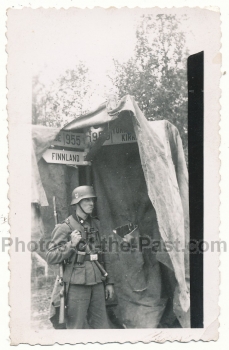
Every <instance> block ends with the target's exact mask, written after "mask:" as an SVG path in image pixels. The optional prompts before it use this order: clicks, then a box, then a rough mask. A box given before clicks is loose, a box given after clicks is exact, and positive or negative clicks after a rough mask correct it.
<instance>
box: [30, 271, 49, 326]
mask: <svg viewBox="0 0 229 350" xmlns="http://www.w3.org/2000/svg"><path fill="white" fill-rule="evenodd" d="M52 280H53V278H49V277H48V278H45V277H43V278H40V279H38V280H36V281H32V285H31V287H32V288H31V310H32V312H31V324H32V328H35V329H51V328H53V327H52V324H51V322H50V321H49V318H48V316H49V304H50V300H51V293H52V286H53V285H54V281H52Z"/></svg>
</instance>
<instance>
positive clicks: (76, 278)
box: [47, 215, 113, 285]
mask: <svg viewBox="0 0 229 350" xmlns="http://www.w3.org/2000/svg"><path fill="white" fill-rule="evenodd" d="M85 227H86V228H87V229H88V230H90V229H91V228H93V229H94V233H93V236H94V237H93V245H92V246H91V248H92V250H91V253H92V254H93V253H96V249H94V251H93V248H94V247H97V250H98V247H100V249H101V240H100V235H99V232H100V224H99V220H98V219H96V218H92V217H90V216H89V217H88V219H86V220H85V221H84V220H80V222H79V221H78V220H77V218H76V217H73V216H72V215H71V216H69V217H68V218H67V219H66V220H65V221H64V222H63V223H62V224H58V225H57V226H56V227H55V229H54V231H53V238H52V242H51V243H50V245H49V249H48V252H47V262H48V264H51V265H52V264H60V263H62V262H64V261H65V262H67V263H66V264H65V268H64V276H63V280H64V282H67V283H70V284H84V285H93V284H97V283H100V282H102V280H103V278H102V274H101V272H100V270H99V268H98V267H97V266H96V265H95V264H94V263H93V261H84V263H83V264H77V262H76V255H77V249H75V248H73V247H72V246H71V241H70V234H71V232H72V231H73V230H78V231H80V232H81V234H82V235H83V233H84V230H85ZM102 258H103V261H104V268H105V270H106V271H107V273H108V277H107V279H106V283H107V284H111V283H113V278H112V272H111V269H110V256H109V253H105V252H103V254H102ZM72 259H74V261H75V262H74V265H73V268H72Z"/></svg>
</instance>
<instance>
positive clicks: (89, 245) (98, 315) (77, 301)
mask: <svg viewBox="0 0 229 350" xmlns="http://www.w3.org/2000/svg"><path fill="white" fill-rule="evenodd" d="M95 199H96V195H95V192H94V190H93V188H92V187H91V186H79V187H77V188H75V189H74V191H73V192H72V201H71V205H72V206H73V209H74V210H73V214H72V215H71V216H69V217H68V218H67V219H66V220H65V221H64V222H63V223H62V224H60V225H57V226H56V228H55V230H54V232H53V239H52V242H51V244H50V246H49V250H48V252H47V262H48V263H49V264H60V263H62V262H63V261H65V269H64V275H63V280H64V282H66V283H67V284H68V283H69V288H68V295H67V317H66V327H67V328H69V329H76V328H77V329H82V328H84V327H87V324H88V325H89V327H90V328H97V329H104V328H109V324H108V320H107V314H106V307H105V298H106V299H109V298H111V299H112V298H113V296H114V289H113V280H112V274H111V271H110V263H109V254H108V253H102V252H101V240H100V235H99V232H100V227H99V220H98V219H97V218H94V217H92V216H91V214H92V212H93V209H94V205H95ZM101 258H103V261H104V266H105V269H106V271H107V273H108V277H107V279H106V282H105V291H104V283H103V282H104V277H103V276H102V273H101V269H100V268H99V267H98V266H101V265H100V264H98V263H96V262H97V261H101Z"/></svg>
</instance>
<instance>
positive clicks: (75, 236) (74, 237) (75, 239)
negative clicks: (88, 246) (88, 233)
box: [71, 230, 82, 247]
mask: <svg viewBox="0 0 229 350" xmlns="http://www.w3.org/2000/svg"><path fill="white" fill-rule="evenodd" d="M81 238H82V236H81V232H80V231H78V230H75V231H72V233H71V245H72V246H73V247H76V246H77V244H78V243H79V241H80V240H81Z"/></svg>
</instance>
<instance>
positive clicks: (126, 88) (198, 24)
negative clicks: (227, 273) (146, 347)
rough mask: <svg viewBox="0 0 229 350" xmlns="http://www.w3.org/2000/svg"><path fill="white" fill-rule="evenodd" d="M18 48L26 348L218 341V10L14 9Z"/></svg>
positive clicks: (15, 244) (13, 136)
mask: <svg viewBox="0 0 229 350" xmlns="http://www.w3.org/2000/svg"><path fill="white" fill-rule="evenodd" d="M17 33H18V35H17ZM15 38H16V39H15ZM8 40H9V44H8V51H9V64H8V65H9V68H8V69H9V70H10V69H12V71H13V72H16V71H17V73H16V75H15V76H13V75H12V76H9V78H8V84H9V115H10V119H9V120H10V122H11V124H10V128H9V130H10V142H12V150H13V151H12V152H11V153H10V157H12V158H9V159H10V161H11V159H12V161H11V163H10V164H11V167H12V169H13V167H14V166H15V169H18V172H17V171H13V170H11V174H12V176H11V177H10V180H9V181H12V183H13V185H12V187H11V188H12V190H10V193H9V197H10V198H11V196H17V198H19V196H20V198H22V202H20V201H19V200H15V201H14V203H13V207H12V208H11V220H12V226H11V227H12V235H11V238H12V242H11V244H10V245H11V247H10V249H11V266H12V268H11V270H12V274H11V279H12V280H11V283H12V284H11V287H10V288H12V286H14V285H15V284H16V283H17V281H18V279H19V276H20V274H19V275H18V274H17V268H18V269H19V264H20V263H19V260H20V259H21V260H20V261H21V263H23V264H26V266H27V269H26V273H24V276H22V275H21V278H25V280H26V283H25V284H24V285H23V288H22V290H21V292H20V295H21V296H20V297H19V296H17V297H16V295H14V293H13V292H11V294H12V295H11V303H12V305H15V304H17V305H16V306H15V307H14V306H12V307H11V309H12V311H11V312H12V316H11V324H12V325H11V328H12V331H13V338H12V339H13V340H12V341H13V344H14V345H16V344H19V343H20V342H27V343H29V344H31V345H33V344H37V343H39V344H45V345H49V344H54V343H55V342H58V343H60V344H63V343H65V342H66V339H69V340H68V342H69V343H70V344H76V343H78V342H87V341H90V342H94V341H100V342H102V343H104V342H109V341H112V339H116V340H117V339H118V340H117V341H120V342H125V341H133V342H136V341H142V339H144V334H145V336H146V337H148V338H147V339H148V340H146V342H148V341H153V340H155V341H159V342H163V341H164V340H163V339H166V340H181V339H183V341H189V340H199V339H202V340H215V339H217V329H218V328H217V322H216V323H215V325H214V327H213V328H212V331H211V334H210V333H209V332H208V325H209V324H212V322H213V321H212V319H214V320H215V319H217V317H218V311H217V310H218V309H217V296H218V283H217V281H218V279H219V276H218V270H217V266H218V265H217V261H218V260H217V259H218V253H219V249H218V248H219V242H218V241H217V237H218V226H219V221H218V217H217V215H216V216H215V217H214V218H213V217H212V218H211V220H208V221H207V222H206V217H209V215H210V216H211V213H212V211H213V210H214V208H215V207H214V206H216V207H217V205H218V204H217V201H218V198H217V195H218V191H219V190H218V187H217V180H216V178H218V176H219V169H218V159H216V160H215V158H214V157H215V153H214V152H216V154H217V147H218V146H217V145H218V142H219V139H217V137H216V138H214V139H213V137H215V136H214V135H217V123H218V122H219V106H218V100H219V96H220V92H219V88H218V84H219V77H220V56H219V49H220V20H219V13H218V12H217V11H215V10H213V9H200V8H188V7H183V8H175V7H173V8H170V9H168V8H161V9H160V8H158V7H152V8H139V7H138V8H132V9H130V8H127V7H125V8H121V9H117V8H115V7H113V8H108V9H104V8H99V7H96V8H93V9H77V8H70V9H68V10H64V9H62V10H55V9H51V8H50V9H44V8H37V9H29V8H25V9H23V10H13V9H10V10H9V12H8ZM17 40H18V41H17ZM19 45H20V54H19V56H17V52H18V51H17V50H18V46H19ZM22 52H23V53H22ZM11 57H12V61H11V60H10V58H11ZM17 57H19V59H18V61H17ZM23 57H24V58H25V59H23ZM16 61H17V62H16ZM11 67H12V68H11ZM20 67H22V69H21V68H20ZM24 71H27V75H26V74H25V78H23V74H22V73H23V72H24ZM16 77H18V80H17V83H15V84H14V80H15V81H16ZM22 79H25V80H24V83H23V81H22ZM213 79H215V80H213ZM210 80H211V82H212V85H210V82H209V81H210ZM19 81H20V82H21V84H22V85H21V89H22V90H23V84H24V86H25V95H24V96H23V97H22V100H21V101H20V103H21V105H22V104H23V105H26V111H27V113H26V114H24V116H23V117H20V113H21V112H19V114H18V115H17V108H18V107H14V105H13V102H12V101H13V98H14V93H15V91H16V89H17V88H18V87H19V86H20V84H19ZM14 86H15V88H14ZM209 86H211V88H212V86H213V90H214V94H213V95H212V92H211V88H209ZM11 91H12V92H11ZM20 94H21V95H23V91H21V92H20ZM212 96H213V97H212ZM29 102H30V103H29ZM10 104H11V105H10ZM11 106H12V107H11ZM13 114H14V115H13ZM11 115H13V117H11ZM21 115H22V113H21ZM11 130H12V132H11ZM19 134H20V135H24V136H23V142H22V143H23V144H24V147H23V148H22V149H19V145H20V143H18V144H17V142H16V141H17V140H19ZM213 140H214V141H213ZM18 142H19V141H18ZM212 143H214V147H215V149H213V148H212V149H211V147H213V144H212ZM26 145H27V146H26ZM23 149H24V151H23ZM23 152H24V158H23V162H22V163H21V165H20V163H19V158H20V157H19V154H22V153H23ZM17 154H18V155H17ZM212 159H214V161H215V163H214V161H213V160H212ZM14 164H15V165H14ZM19 181H22V188H25V189H26V190H25V191H24V195H22V196H21V191H22V188H20V189H19V190H17V189H16V184H17V182H19ZM214 181H216V183H215V182H214ZM209 188H211V190H209ZM13 191H16V192H13ZM215 198H217V199H216V200H215ZM10 200H11V199H10ZM205 203H207V204H205ZM23 207H24V209H25V211H26V216H23V217H22V216H21V214H20V211H21V210H22V209H23ZM13 213H15V214H13ZM19 217H21V218H22V219H21V220H20V223H19ZM17 223H19V224H18V225H19V226H18V229H16V225H17ZM26 225H27V226H26ZM24 227H26V229H24ZM21 232H24V234H22V233H21ZM25 232H26V233H25ZM213 241H214V242H215V244H213V243H214V242H213ZM217 249H218V250H217ZM18 259H19V260H18ZM206 263H207V264H209V266H210V265H211V264H212V265H211V268H210V270H208V272H207V273H206V272H205V266H206ZM17 265H18V267H17ZM14 268H15V270H14ZM209 273H210V275H209ZM211 273H212V275H214V276H215V281H216V285H215V288H212V287H211V283H212V281H211V277H210V276H211ZM206 280H207V282H206ZM211 288H212V289H211ZM210 290H212V295H211V298H212V299H211V298H210V297H208V292H209V291H210ZM11 291H13V289H11ZM206 293H207V294H206ZM22 294H24V296H26V301H25V300H23V301H22V298H23V295H22ZM19 300H21V302H22V304H23V303H24V302H25V303H26V305H28V308H26V312H25V315H24V320H22V322H21V321H20V325H19V324H18V323H17V322H18V316H17V314H18V312H19V310H20V307H21V306H20V304H21V303H20V302H19V303H18V301H19ZM212 300H214V302H212ZM214 303H215V304H214ZM22 304H21V305H22ZM213 304H214V305H215V308H214V307H213ZM209 305H210V306H209ZM209 307H210V308H209ZM211 307H212V308H213V311H209V310H211ZM26 325H27V326H26ZM27 327H29V328H27ZM26 328H27V331H26ZM28 329H29V331H28ZM105 329H106V332H104V331H103V332H101V333H100V332H99V330H105ZM134 329H137V330H138V331H139V333H138V334H137V333H136V332H135V331H134ZM69 330H71V332H70V331H69ZM73 330H77V333H76V334H79V338H77V339H74V332H73ZM80 330H84V331H82V332H81V333H80ZM86 330H87V331H86ZM92 330H93V331H92ZM94 330H97V331H96V332H98V333H96V332H95V331H94ZM131 330H133V332H132V333H129V332H130V331H131ZM26 332H27V334H26ZM85 332H87V333H85ZM114 332H116V333H114ZM141 332H143V333H141ZM144 332H146V333H144ZM163 332H165V333H163ZM86 334H87V335H86ZM97 334H98V337H97ZM114 334H116V335H114ZM141 334H142V335H141ZM158 334H159V337H157V335H158ZM68 335H69V338H68ZM85 336H86V338H84V337H85ZM90 337H92V338H90ZM103 337H104V338H103ZM122 337H123V338H122ZM101 339H104V341H103V340H102V341H101ZM122 339H123V340H122Z"/></svg>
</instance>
